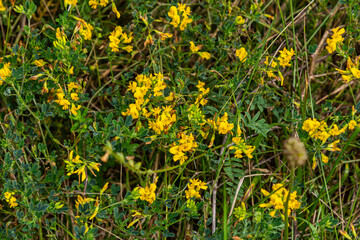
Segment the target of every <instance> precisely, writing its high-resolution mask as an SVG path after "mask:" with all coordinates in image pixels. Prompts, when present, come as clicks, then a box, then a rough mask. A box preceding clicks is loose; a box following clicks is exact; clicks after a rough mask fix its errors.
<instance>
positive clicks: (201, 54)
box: [198, 52, 211, 60]
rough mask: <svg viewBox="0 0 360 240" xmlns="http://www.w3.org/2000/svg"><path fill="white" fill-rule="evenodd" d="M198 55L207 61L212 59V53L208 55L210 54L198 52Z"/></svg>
mask: <svg viewBox="0 0 360 240" xmlns="http://www.w3.org/2000/svg"><path fill="white" fill-rule="evenodd" d="M198 54H199V55H200V57H201V58H202V59H207V60H209V59H210V57H211V55H210V53H208V52H198Z"/></svg>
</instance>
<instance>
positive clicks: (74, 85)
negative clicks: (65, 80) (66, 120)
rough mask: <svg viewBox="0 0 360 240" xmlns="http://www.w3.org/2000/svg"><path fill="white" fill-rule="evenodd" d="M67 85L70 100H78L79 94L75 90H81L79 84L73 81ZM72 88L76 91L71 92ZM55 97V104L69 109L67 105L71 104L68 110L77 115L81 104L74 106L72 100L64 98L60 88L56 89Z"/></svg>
mask: <svg viewBox="0 0 360 240" xmlns="http://www.w3.org/2000/svg"><path fill="white" fill-rule="evenodd" d="M67 86H68V93H70V98H71V99H72V101H78V100H79V95H78V93H77V92H78V91H80V90H81V86H80V85H79V84H77V83H73V82H71V83H69V84H68V85H67ZM73 89H75V90H76V92H71V91H72V90H73ZM56 97H57V100H55V102H56V103H57V104H59V105H60V106H62V109H63V110H67V109H69V106H70V105H71V108H70V112H71V113H72V114H73V115H75V116H77V114H78V111H79V110H80V108H81V105H77V106H76V105H75V103H74V102H70V101H69V100H68V99H66V98H65V93H64V92H63V90H62V89H57V90H56Z"/></svg>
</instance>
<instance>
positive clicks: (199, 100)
mask: <svg viewBox="0 0 360 240" xmlns="http://www.w3.org/2000/svg"><path fill="white" fill-rule="evenodd" d="M204 86H205V83H204V82H201V81H198V85H196V87H197V88H198V90H199V92H200V94H199V96H197V98H196V101H195V104H200V105H203V106H204V105H205V104H206V103H207V100H206V99H205V98H204V97H205V95H206V94H208V93H209V92H210V88H204Z"/></svg>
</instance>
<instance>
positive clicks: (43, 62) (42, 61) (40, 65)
mask: <svg viewBox="0 0 360 240" xmlns="http://www.w3.org/2000/svg"><path fill="white" fill-rule="evenodd" d="M33 64H35V65H36V66H37V67H43V66H45V64H46V62H45V61H44V60H43V59H39V60H35V61H34V62H33Z"/></svg>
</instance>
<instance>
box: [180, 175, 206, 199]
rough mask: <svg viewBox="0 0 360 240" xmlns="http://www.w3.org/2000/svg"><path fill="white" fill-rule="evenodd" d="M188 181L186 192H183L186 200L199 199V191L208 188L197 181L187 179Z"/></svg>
mask: <svg viewBox="0 0 360 240" xmlns="http://www.w3.org/2000/svg"><path fill="white" fill-rule="evenodd" d="M189 181H190V183H188V184H187V187H188V190H186V191H185V196H186V198H187V199H189V198H201V195H200V190H201V189H203V190H206V189H207V188H208V187H207V186H206V183H204V182H203V181H201V180H199V179H189Z"/></svg>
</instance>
